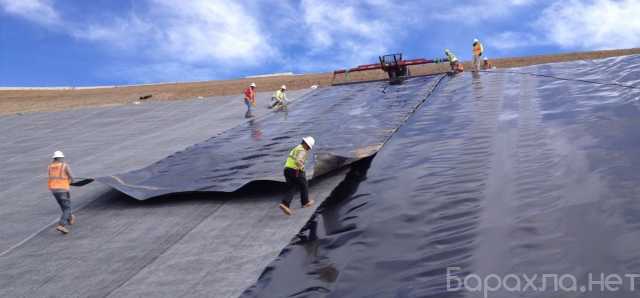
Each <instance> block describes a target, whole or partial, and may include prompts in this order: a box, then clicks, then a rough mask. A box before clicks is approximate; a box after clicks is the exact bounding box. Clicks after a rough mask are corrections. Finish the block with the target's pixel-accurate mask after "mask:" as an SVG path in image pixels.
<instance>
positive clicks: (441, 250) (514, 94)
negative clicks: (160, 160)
mask: <svg viewBox="0 0 640 298" xmlns="http://www.w3.org/2000/svg"><path fill="white" fill-rule="evenodd" d="M591 65H592V67H593V69H589V68H585V63H584V62H580V63H562V64H553V65H544V66H540V67H539V68H536V67H529V68H527V71H531V72H534V73H538V72H540V73H546V74H550V75H554V76H562V77H569V78H571V77H573V78H581V77H584V75H583V74H584V73H590V74H591V75H592V76H595V74H596V73H597V72H598V70H599V69H603V72H602V73H603V75H605V76H602V77H590V79H597V80H598V81H603V82H606V81H607V80H608V77H607V76H606V74H607V73H610V72H613V70H612V69H611V68H610V66H611V65H618V66H624V67H620V68H619V71H620V72H621V73H618V74H617V75H616V76H614V77H615V78H616V81H618V82H620V83H625V84H631V85H632V84H635V82H637V81H638V79H639V78H640V67H639V66H640V61H639V59H638V58H637V57H627V58H626V59H607V60H601V61H595V62H592V63H591ZM573 70H575V71H576V72H577V75H576V76H571V73H572V71H573ZM516 71H517V69H516ZM621 78H625V79H621ZM639 98H640V90H633V89H629V88H625V87H620V86H614V85H602V84H594V83H586V82H578V81H566V80H558V79H553V78H549V77H541V76H531V75H522V74H515V73H505V72H493V73H481V74H480V75H477V76H473V75H470V74H464V75H462V76H456V77H455V78H453V79H451V80H449V81H447V82H446V84H441V85H440V86H438V87H437V88H436V90H435V91H434V93H433V94H432V95H431V96H430V98H429V100H428V101H427V102H426V104H425V105H423V106H422V107H421V108H420V109H419V110H418V111H416V113H414V115H413V116H412V117H411V118H410V119H409V120H408V121H407V123H406V124H404V125H403V126H402V127H401V128H400V130H399V131H398V132H397V133H395V134H394V135H393V136H392V137H391V139H390V140H389V141H388V142H387V143H386V144H385V146H384V147H383V148H382V149H381V150H380V152H378V154H377V155H376V156H375V158H374V159H373V162H372V163H371V165H370V167H368V165H359V167H357V168H354V169H353V170H352V172H351V173H350V174H349V175H347V179H345V181H344V182H343V183H341V184H340V185H339V186H338V187H337V188H336V189H335V191H334V193H332V194H331V196H330V197H328V198H327V199H326V200H325V203H323V205H321V206H320V208H319V209H318V211H317V213H316V214H315V215H314V217H313V218H312V219H311V220H310V221H309V223H308V224H307V226H306V227H305V228H304V229H303V231H302V237H296V238H294V241H293V242H292V243H291V244H290V245H288V246H287V247H286V248H285V249H284V250H283V251H282V252H281V254H280V255H279V257H278V258H277V259H276V260H275V261H274V262H273V263H272V264H271V265H270V266H268V267H267V268H266V269H265V270H264V272H263V273H262V275H261V276H260V278H259V280H258V281H257V283H256V285H255V286H253V287H251V288H250V289H248V290H247V291H246V292H245V293H244V295H243V297H482V292H481V291H475V292H473V293H472V292H471V290H458V291H455V290H452V291H448V290H447V272H448V270H449V268H454V269H451V272H452V273H451V274H452V275H453V276H455V277H458V278H460V279H463V278H464V277H465V276H466V275H467V274H471V273H472V274H476V275H477V276H479V278H480V279H484V278H486V277H487V276H488V275H489V274H497V275H498V276H499V277H502V278H504V277H505V276H507V275H509V274H515V275H516V276H517V277H518V278H519V280H520V281H521V282H522V285H524V282H525V279H524V278H523V275H525V274H526V276H527V277H531V276H534V275H537V276H538V278H537V279H536V280H535V284H536V286H537V289H541V287H542V285H541V283H542V280H541V279H540V277H541V276H542V275H543V274H555V275H556V276H561V275H564V274H570V275H571V276H574V277H575V278H576V282H577V286H581V285H588V284H589V278H588V274H590V273H592V274H593V275H594V279H593V280H602V279H601V278H600V277H599V276H600V274H601V273H602V274H605V275H606V276H608V275H609V274H618V275H619V276H623V275H624V274H635V273H638V272H640V249H639V248H640V200H639V194H640V183H638V181H640V154H638V153H639V152H640V129H639V127H640V107H639V102H638V99H639ZM367 168H368V172H367V171H366V170H367ZM485 280H486V279H485ZM547 281H549V280H547ZM635 284H636V285H635V287H636V288H635V289H636V290H635V292H632V291H631V285H630V284H629V280H628V279H627V280H625V284H624V285H622V286H620V287H618V289H619V291H616V292H613V291H608V292H600V290H599V289H600V288H599V287H596V288H597V290H594V291H592V292H589V291H586V292H562V291H558V290H556V291H555V292H554V286H553V285H554V284H553V283H551V282H549V283H548V284H547V288H546V291H536V290H535V289H533V290H532V289H531V288H529V290H527V291H524V292H510V291H508V289H512V288H513V285H514V280H513V279H512V280H511V281H510V284H509V285H510V288H506V287H502V288H499V289H497V290H493V291H491V292H490V293H489V296H490V297H569V296H570V297H638V292H637V290H638V289H637V281H636V282H635ZM476 285H477V284H476V283H473V284H469V285H468V286H469V287H470V288H471V287H475V286H476ZM491 285H492V286H493V285H494V283H493V282H492V283H491ZM562 285H563V286H565V287H569V286H571V285H572V283H563V284H562ZM457 286H459V284H453V285H452V287H454V288H456V287H457ZM476 289H477V288H476ZM485 293H486V292H485Z"/></svg>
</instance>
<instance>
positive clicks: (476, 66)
mask: <svg viewBox="0 0 640 298" xmlns="http://www.w3.org/2000/svg"><path fill="white" fill-rule="evenodd" d="M472 52H473V71H479V70H480V63H481V62H482V61H480V59H482V58H481V57H482V53H483V52H484V47H483V46H482V43H481V42H480V41H479V40H478V39H477V38H476V39H474V40H473V45H472Z"/></svg>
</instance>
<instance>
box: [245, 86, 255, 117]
mask: <svg viewBox="0 0 640 298" xmlns="http://www.w3.org/2000/svg"><path fill="white" fill-rule="evenodd" d="M244 104H245V105H247V112H246V113H245V114H244V117H245V118H251V117H253V114H252V113H251V107H252V106H253V107H255V106H256V83H251V84H249V87H247V88H246V89H244Z"/></svg>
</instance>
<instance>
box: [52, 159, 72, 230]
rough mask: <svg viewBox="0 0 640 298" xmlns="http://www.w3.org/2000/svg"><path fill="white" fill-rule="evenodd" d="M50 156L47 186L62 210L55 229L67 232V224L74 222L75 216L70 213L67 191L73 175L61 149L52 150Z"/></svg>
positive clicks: (69, 200)
mask: <svg viewBox="0 0 640 298" xmlns="http://www.w3.org/2000/svg"><path fill="white" fill-rule="evenodd" d="M52 158H53V161H52V162H51V164H49V181H48V186H49V190H50V191H51V193H52V194H53V197H54V198H56V201H57V202H58V205H60V209H61V210H62V216H61V217H60V220H59V221H58V225H57V226H56V230H57V231H59V232H60V233H63V234H67V233H69V229H68V228H67V226H70V225H73V224H75V222H76V216H75V215H73V214H71V195H70V193H69V190H70V186H71V183H72V182H73V176H72V175H71V168H70V167H69V164H67V163H66V162H65V161H64V153H62V151H56V152H54V153H53V156H52Z"/></svg>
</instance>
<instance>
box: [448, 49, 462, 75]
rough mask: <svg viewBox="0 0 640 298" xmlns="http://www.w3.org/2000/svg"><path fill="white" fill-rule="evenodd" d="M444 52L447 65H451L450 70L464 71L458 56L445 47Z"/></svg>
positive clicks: (454, 71)
mask: <svg viewBox="0 0 640 298" xmlns="http://www.w3.org/2000/svg"><path fill="white" fill-rule="evenodd" d="M444 54H445V55H446V56H447V60H449V65H451V72H453V73H456V72H462V71H464V68H463V67H462V64H461V63H460V61H459V60H458V57H456V55H454V54H453V52H451V51H450V50H449V49H445V50H444Z"/></svg>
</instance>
